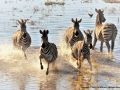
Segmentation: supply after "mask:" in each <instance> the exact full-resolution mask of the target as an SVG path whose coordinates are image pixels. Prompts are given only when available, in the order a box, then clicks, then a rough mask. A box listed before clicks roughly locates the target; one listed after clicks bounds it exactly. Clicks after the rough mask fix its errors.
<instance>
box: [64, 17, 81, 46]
mask: <svg viewBox="0 0 120 90" xmlns="http://www.w3.org/2000/svg"><path fill="white" fill-rule="evenodd" d="M71 21H72V22H73V23H74V26H73V27H69V28H68V29H67V30H66V32H65V34H64V38H65V42H66V44H67V46H68V47H69V46H70V47H72V46H73V45H74V43H75V42H77V41H78V40H77V41H76V40H75V39H73V38H72V37H73V32H76V31H77V32H78V36H79V38H78V39H79V40H83V34H82V32H81V31H80V29H79V23H80V22H81V21H82V19H80V20H77V18H76V21H75V20H74V19H73V18H72V20H71Z"/></svg>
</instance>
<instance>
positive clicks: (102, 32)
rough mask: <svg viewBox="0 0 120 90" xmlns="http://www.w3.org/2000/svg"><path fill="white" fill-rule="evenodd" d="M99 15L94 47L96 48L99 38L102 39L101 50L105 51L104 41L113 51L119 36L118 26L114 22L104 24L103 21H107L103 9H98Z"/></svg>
mask: <svg viewBox="0 0 120 90" xmlns="http://www.w3.org/2000/svg"><path fill="white" fill-rule="evenodd" d="M95 11H96V12H97V17H96V25H95V30H94V42H93V49H94V48H95V45H96V42H97V40H99V41H101V46H100V52H102V51H103V42H105V43H106V46H107V48H108V52H110V50H111V52H113V49H114V42H115V38H116V36H117V32H118V30H117V28H116V26H115V25H114V24H113V23H106V24H102V22H105V20H106V19H105V17H104V14H103V11H102V10H100V9H99V10H97V9H95ZM110 40H111V47H110V44H109V41H110Z"/></svg>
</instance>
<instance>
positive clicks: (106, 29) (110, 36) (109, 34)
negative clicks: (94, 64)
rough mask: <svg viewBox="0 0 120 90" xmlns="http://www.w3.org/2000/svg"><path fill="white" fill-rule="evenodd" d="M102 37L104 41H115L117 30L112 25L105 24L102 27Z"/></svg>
mask: <svg viewBox="0 0 120 90" xmlns="http://www.w3.org/2000/svg"><path fill="white" fill-rule="evenodd" d="M102 35H103V38H104V41H109V40H115V38H116V36H117V28H116V26H115V25H114V24H112V23H107V24H104V25H103V29H102Z"/></svg>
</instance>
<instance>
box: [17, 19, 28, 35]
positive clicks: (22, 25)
mask: <svg viewBox="0 0 120 90" xmlns="http://www.w3.org/2000/svg"><path fill="white" fill-rule="evenodd" d="M27 21H28V19H25V20H23V19H21V21H19V20H18V23H19V24H20V30H21V31H22V32H25V33H26V22H27Z"/></svg>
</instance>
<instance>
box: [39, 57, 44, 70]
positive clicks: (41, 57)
mask: <svg viewBox="0 0 120 90" xmlns="http://www.w3.org/2000/svg"><path fill="white" fill-rule="evenodd" d="M39 59H40V65H41V69H43V65H42V60H41V59H42V56H41V55H40V56H39Z"/></svg>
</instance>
